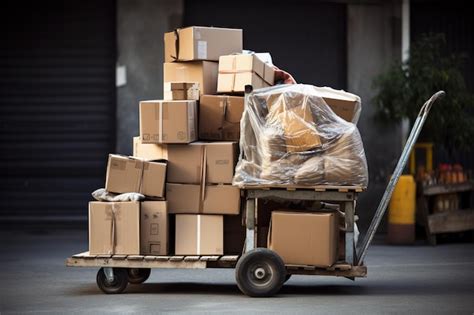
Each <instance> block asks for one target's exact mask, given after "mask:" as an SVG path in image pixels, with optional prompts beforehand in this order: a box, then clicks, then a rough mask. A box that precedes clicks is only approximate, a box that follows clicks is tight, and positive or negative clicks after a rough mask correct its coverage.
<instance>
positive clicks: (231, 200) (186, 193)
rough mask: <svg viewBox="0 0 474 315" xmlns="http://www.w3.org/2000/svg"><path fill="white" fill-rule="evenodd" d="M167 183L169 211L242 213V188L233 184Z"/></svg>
mask: <svg viewBox="0 0 474 315" xmlns="http://www.w3.org/2000/svg"><path fill="white" fill-rule="evenodd" d="M201 188H202V186H201V185H194V184H172V183H167V184H166V199H167V200H168V209H169V210H168V212H169V213H189V214H192V213H194V214H195V213H204V214H231V215H237V214H239V213H240V190H239V188H238V187H234V186H232V185H207V186H205V189H203V190H202V189H201Z"/></svg>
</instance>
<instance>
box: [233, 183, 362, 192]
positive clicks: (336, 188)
mask: <svg viewBox="0 0 474 315" xmlns="http://www.w3.org/2000/svg"><path fill="white" fill-rule="evenodd" d="M239 188H240V189H243V190H248V189H261V190H271V189H282V190H289V191H293V190H314V191H318V192H323V191H339V192H363V191H364V190H365V189H366V187H363V186H332V185H316V186H304V185H266V184H258V185H242V186H239Z"/></svg>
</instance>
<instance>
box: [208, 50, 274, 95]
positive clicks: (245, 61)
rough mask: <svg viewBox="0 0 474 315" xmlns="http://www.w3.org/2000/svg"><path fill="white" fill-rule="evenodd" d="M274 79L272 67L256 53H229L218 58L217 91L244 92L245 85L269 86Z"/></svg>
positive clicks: (255, 86)
mask: <svg viewBox="0 0 474 315" xmlns="http://www.w3.org/2000/svg"><path fill="white" fill-rule="evenodd" d="M274 81H275V70H274V69H273V67H272V66H271V65H269V64H267V63H265V62H263V61H262V60H260V59H259V58H258V57H257V56H256V55H229V56H221V57H220V58H219V75H218V79H217V92H219V93H230V92H244V91H245V86H246V85H252V86H253V87H254V88H255V89H258V88H263V87H267V86H271V85H273V84H274Z"/></svg>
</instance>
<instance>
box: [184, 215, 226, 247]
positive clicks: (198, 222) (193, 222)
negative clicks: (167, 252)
mask: <svg viewBox="0 0 474 315" xmlns="http://www.w3.org/2000/svg"><path fill="white" fill-rule="evenodd" d="M223 222H224V218H223V216H222V215H202V214H198V215H196V214H180V215H176V246H175V254H176V255H223V254H224V250H223V245H224V235H223V234H224V223H223Z"/></svg>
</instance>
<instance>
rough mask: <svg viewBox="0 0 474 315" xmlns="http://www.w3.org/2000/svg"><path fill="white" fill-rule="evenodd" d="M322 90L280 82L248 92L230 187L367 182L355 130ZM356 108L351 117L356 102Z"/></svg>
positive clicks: (365, 183) (362, 152)
mask: <svg viewBox="0 0 474 315" xmlns="http://www.w3.org/2000/svg"><path fill="white" fill-rule="evenodd" d="M324 89H325V88H317V87H314V86H311V85H303V84H293V85H279V86H274V87H270V88H265V89H259V90H255V91H254V92H252V93H251V94H250V95H249V96H248V102H247V106H246V108H245V111H244V114H243V116H242V120H241V136H240V157H239V162H238V163H237V166H236V168H235V176H234V181H233V183H234V185H238V186H240V187H242V186H251V185H268V186H281V185H298V186H316V185H334V186H363V187H366V186H367V184H368V172H367V161H366V159H365V153H364V147H363V144H362V140H361V138H360V134H359V131H358V130H357V127H356V125H355V124H353V123H351V122H347V121H346V120H344V119H342V118H340V117H339V116H337V115H336V114H335V113H334V112H333V110H332V109H331V108H330V107H329V106H328V105H327V103H326V101H325V99H324V98H323V97H324V93H321V90H323V91H324ZM332 91H334V90H332ZM337 92H338V93H345V92H343V91H337ZM351 95H352V94H351ZM356 111H357V112H356V113H355V114H354V117H356V118H355V121H356V120H357V118H358V116H359V113H360V101H359V103H358V108H356Z"/></svg>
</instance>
